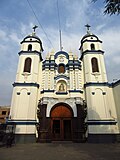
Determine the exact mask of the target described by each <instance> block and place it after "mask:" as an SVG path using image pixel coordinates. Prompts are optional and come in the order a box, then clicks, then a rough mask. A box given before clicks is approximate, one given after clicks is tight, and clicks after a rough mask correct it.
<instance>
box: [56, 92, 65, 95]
mask: <svg viewBox="0 0 120 160" xmlns="http://www.w3.org/2000/svg"><path fill="white" fill-rule="evenodd" d="M56 94H57V95H67V94H68V92H56Z"/></svg>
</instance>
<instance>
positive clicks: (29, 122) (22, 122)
mask: <svg viewBox="0 0 120 160" xmlns="http://www.w3.org/2000/svg"><path fill="white" fill-rule="evenodd" d="M37 123H38V122H37V121H36V120H8V122H7V124H15V125H36V124H37Z"/></svg>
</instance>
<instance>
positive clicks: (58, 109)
mask: <svg viewBox="0 0 120 160" xmlns="http://www.w3.org/2000/svg"><path fill="white" fill-rule="evenodd" d="M50 116H51V133H52V140H71V139H72V117H73V111H72V109H71V107H69V106H67V105H66V104H58V105H56V106H54V107H53V108H52V110H51V114H50Z"/></svg>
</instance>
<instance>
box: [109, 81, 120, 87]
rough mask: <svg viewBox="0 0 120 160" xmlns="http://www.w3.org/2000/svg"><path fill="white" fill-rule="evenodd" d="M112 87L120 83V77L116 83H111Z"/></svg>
mask: <svg viewBox="0 0 120 160" xmlns="http://www.w3.org/2000/svg"><path fill="white" fill-rule="evenodd" d="M111 85H112V87H116V86H118V85H120V79H119V80H118V81H116V82H115V83H111Z"/></svg>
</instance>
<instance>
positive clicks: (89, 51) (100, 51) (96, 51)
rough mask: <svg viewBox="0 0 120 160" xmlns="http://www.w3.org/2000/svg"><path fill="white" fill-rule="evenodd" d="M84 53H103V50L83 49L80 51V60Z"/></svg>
mask: <svg viewBox="0 0 120 160" xmlns="http://www.w3.org/2000/svg"><path fill="white" fill-rule="evenodd" d="M86 54H102V55H103V54H104V51H102V50H94V51H93V50H85V51H84V52H82V55H81V57H80V60H82V59H83V56H84V55H86Z"/></svg>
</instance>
